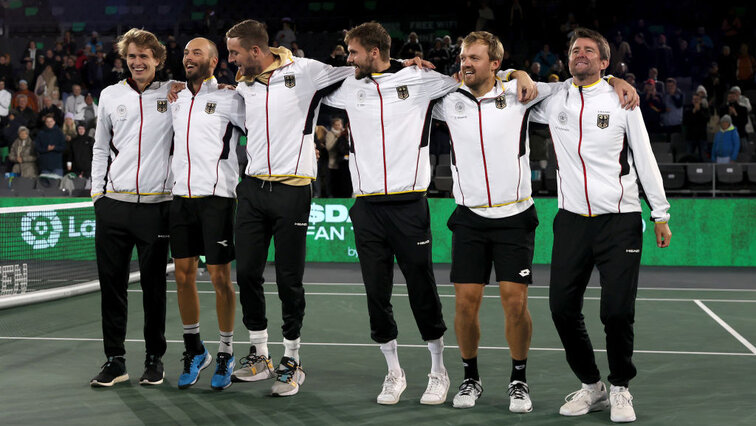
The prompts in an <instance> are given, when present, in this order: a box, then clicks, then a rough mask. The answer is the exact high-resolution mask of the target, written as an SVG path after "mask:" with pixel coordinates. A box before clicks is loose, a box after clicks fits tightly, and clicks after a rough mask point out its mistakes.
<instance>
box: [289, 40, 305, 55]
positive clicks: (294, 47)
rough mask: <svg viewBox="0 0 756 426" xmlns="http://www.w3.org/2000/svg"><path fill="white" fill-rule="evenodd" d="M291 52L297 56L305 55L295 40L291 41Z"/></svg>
mask: <svg viewBox="0 0 756 426" xmlns="http://www.w3.org/2000/svg"><path fill="white" fill-rule="evenodd" d="M291 54H292V55H294V56H295V57H297V58H304V57H305V53H304V50H302V49H301V48H300V47H299V43H297V41H296V40H294V41H292V42H291Z"/></svg>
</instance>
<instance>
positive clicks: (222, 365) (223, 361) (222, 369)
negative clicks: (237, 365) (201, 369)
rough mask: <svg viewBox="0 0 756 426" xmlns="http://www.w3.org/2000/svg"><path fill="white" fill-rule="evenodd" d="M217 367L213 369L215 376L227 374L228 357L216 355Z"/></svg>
mask: <svg viewBox="0 0 756 426" xmlns="http://www.w3.org/2000/svg"><path fill="white" fill-rule="evenodd" d="M217 359H218V367H217V368H216V369H215V374H220V375H221V376H225V375H226V373H227V372H228V360H229V357H227V356H224V355H218V358H217Z"/></svg>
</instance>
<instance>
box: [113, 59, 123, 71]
mask: <svg viewBox="0 0 756 426" xmlns="http://www.w3.org/2000/svg"><path fill="white" fill-rule="evenodd" d="M113 67H114V68H118V69H121V68H123V61H122V60H121V58H115V60H114V61H113Z"/></svg>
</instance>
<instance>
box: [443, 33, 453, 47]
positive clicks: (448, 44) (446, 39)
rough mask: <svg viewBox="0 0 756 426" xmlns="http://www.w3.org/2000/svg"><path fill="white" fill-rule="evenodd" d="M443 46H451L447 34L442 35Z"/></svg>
mask: <svg viewBox="0 0 756 426" xmlns="http://www.w3.org/2000/svg"><path fill="white" fill-rule="evenodd" d="M444 46H451V37H449V36H448V35H445V36H444Z"/></svg>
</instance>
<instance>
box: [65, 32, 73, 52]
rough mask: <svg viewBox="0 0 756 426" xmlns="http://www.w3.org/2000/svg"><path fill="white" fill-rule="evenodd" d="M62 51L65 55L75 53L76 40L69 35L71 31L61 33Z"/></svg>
mask: <svg viewBox="0 0 756 426" xmlns="http://www.w3.org/2000/svg"><path fill="white" fill-rule="evenodd" d="M63 53H64V54H66V55H73V54H74V53H76V42H75V41H74V38H73V36H72V35H71V31H66V32H65V33H64V34H63Z"/></svg>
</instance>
